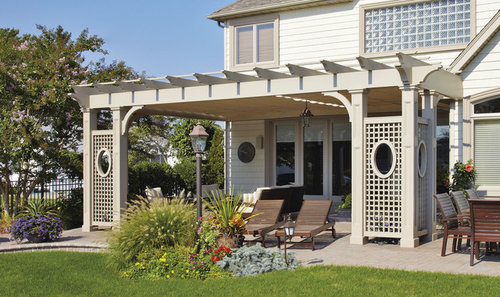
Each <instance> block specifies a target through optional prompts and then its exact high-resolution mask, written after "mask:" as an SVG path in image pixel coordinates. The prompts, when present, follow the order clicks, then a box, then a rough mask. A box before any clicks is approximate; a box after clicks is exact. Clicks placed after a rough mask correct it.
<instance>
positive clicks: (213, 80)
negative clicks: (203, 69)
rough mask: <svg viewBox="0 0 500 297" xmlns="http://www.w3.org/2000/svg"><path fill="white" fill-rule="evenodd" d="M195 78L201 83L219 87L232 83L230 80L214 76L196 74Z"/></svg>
mask: <svg viewBox="0 0 500 297" xmlns="http://www.w3.org/2000/svg"><path fill="white" fill-rule="evenodd" d="M193 76H194V77H196V79H197V80H198V82H199V83H201V84H206V85H217V84H227V83H231V81H230V80H227V79H225V78H221V77H216V76H212V75H206V74H201V73H195V74H193Z"/></svg>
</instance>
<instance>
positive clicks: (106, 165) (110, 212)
mask: <svg viewBox="0 0 500 297" xmlns="http://www.w3.org/2000/svg"><path fill="white" fill-rule="evenodd" d="M112 156H113V131H111V130H95V131H93V132H92V192H91V198H92V205H91V210H92V225H93V226H98V227H104V226H112V225H113V219H114V218H115V207H114V203H113V201H114V197H113V193H114V191H113V177H114V168H115V162H114V160H113V157H112Z"/></svg>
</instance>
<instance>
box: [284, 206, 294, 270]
mask: <svg viewBox="0 0 500 297" xmlns="http://www.w3.org/2000/svg"><path fill="white" fill-rule="evenodd" d="M283 228H284V229H285V262H286V265H288V259H287V257H286V239H287V238H289V239H290V242H292V237H293V232H295V224H294V223H293V221H292V216H291V214H288V216H287V218H286V222H285V225H284V226H283Z"/></svg>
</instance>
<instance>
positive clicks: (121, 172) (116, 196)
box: [111, 107, 128, 222]
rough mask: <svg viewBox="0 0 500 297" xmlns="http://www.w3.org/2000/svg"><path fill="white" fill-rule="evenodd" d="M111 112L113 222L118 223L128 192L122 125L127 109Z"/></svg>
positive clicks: (125, 151) (125, 147)
mask: <svg viewBox="0 0 500 297" xmlns="http://www.w3.org/2000/svg"><path fill="white" fill-rule="evenodd" d="M111 110H112V111H113V160H114V164H115V166H114V167H113V175H114V179H113V203H114V221H115V222H118V221H120V217H121V212H122V210H123V209H125V207H126V203H127V191H128V136H127V131H124V130H123V129H126V127H127V125H122V122H123V121H124V119H125V116H126V114H127V111H128V109H126V108H123V107H121V108H112V109H111Z"/></svg>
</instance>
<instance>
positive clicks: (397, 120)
mask: <svg viewBox="0 0 500 297" xmlns="http://www.w3.org/2000/svg"><path fill="white" fill-rule="evenodd" d="M396 57H397V59H398V61H399V65H397V66H395V67H392V66H389V65H386V64H382V63H379V62H376V61H374V60H371V59H367V58H364V57H358V58H357V60H358V62H359V67H347V66H344V65H342V64H340V63H337V62H332V61H321V64H322V69H320V68H318V67H308V68H306V67H303V66H299V65H292V64H288V65H286V67H287V68H286V69H285V70H286V71H283V69H278V70H269V69H263V68H255V69H254V71H251V72H250V71H249V72H244V73H243V72H231V71H222V72H220V73H209V74H199V73H195V74H192V75H189V76H191V77H194V78H195V79H188V78H187V77H189V76H176V77H174V76H164V77H158V78H149V79H138V80H132V81H114V82H107V83H96V84H89V85H78V86H73V89H74V93H73V94H72V97H73V98H75V99H76V100H77V101H78V102H79V104H80V106H81V107H82V111H83V119H84V120H83V121H84V123H83V128H84V139H83V144H84V226H83V230H84V231H90V230H91V229H92V228H93V227H100V226H111V225H112V224H113V223H115V222H117V221H119V220H120V216H121V209H123V208H125V206H126V205H125V202H126V199H127V183H128V176H127V175H128V172H127V169H128V168H127V166H128V165H127V158H128V152H127V140H128V139H127V131H128V127H129V124H130V123H131V121H133V120H134V119H136V118H138V117H141V116H144V115H168V116H176V117H186V118H198V119H212V120H218V121H246V120H269V119H278V118H293V117H297V116H298V115H299V113H300V111H301V110H302V109H303V106H304V102H305V101H307V102H309V104H311V106H317V107H318V108H317V109H315V115H316V116H320V115H324V116H332V115H341V114H348V116H349V120H350V122H351V127H352V195H353V196H352V197H353V205H352V235H351V243H355V244H362V243H364V242H365V241H366V239H367V237H368V236H381V237H395V238H401V246H403V247H414V246H417V245H418V240H419V237H420V236H423V235H426V236H428V238H432V239H433V238H435V222H434V218H435V215H434V212H435V207H434V203H433V201H432V198H431V197H432V194H433V191H434V189H435V175H436V168H435V166H436V164H435V163H436V161H435V160H436V139H435V125H436V119H437V116H436V111H437V108H438V104H441V103H439V100H440V99H442V98H448V99H454V100H461V99H462V97H463V96H462V81H461V78H460V77H459V76H457V75H455V74H452V73H450V72H448V71H446V70H444V69H442V67H440V66H437V65H431V64H428V63H426V62H424V61H421V60H417V59H415V58H413V57H411V56H409V55H405V54H402V53H398V54H396ZM222 75H224V77H222ZM419 99H420V102H421V104H420V105H421V106H420V108H419V106H418V104H419ZM99 110H110V111H111V112H112V115H113V128H112V130H97V112H98V111H99ZM419 110H420V112H421V114H420V115H419ZM381 144H385V145H387V146H388V147H389V148H390V150H391V152H392V154H393V156H394V160H393V162H392V166H391V170H390V172H387V173H381V172H379V171H378V169H377V168H376V166H374V164H375V163H376V160H375V155H376V153H377V150H378V147H379V146H380V145H381ZM106 154H109V157H110V164H109V166H108V167H105V168H104V169H103V168H102V166H101V161H102V160H101V159H102V158H103V156H104V155H106ZM106 169H109V170H106ZM263 170H264V169H263Z"/></svg>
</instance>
